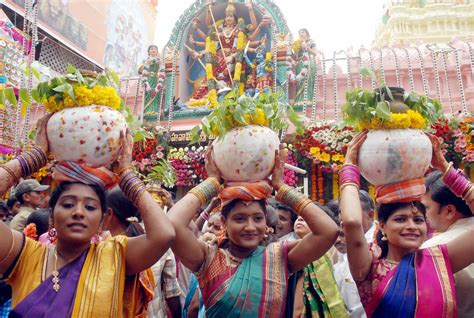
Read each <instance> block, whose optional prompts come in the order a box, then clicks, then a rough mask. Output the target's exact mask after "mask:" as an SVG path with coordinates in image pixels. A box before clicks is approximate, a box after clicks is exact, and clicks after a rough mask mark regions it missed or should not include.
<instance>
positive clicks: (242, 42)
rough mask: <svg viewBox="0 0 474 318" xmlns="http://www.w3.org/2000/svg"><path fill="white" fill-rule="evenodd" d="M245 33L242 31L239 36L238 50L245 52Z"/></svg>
mask: <svg viewBox="0 0 474 318" xmlns="http://www.w3.org/2000/svg"><path fill="white" fill-rule="evenodd" d="M245 40H246V37H245V33H244V32H242V31H240V32H239V33H238V35H237V50H243V49H244V48H245V45H246V44H247V43H246V41H245Z"/></svg>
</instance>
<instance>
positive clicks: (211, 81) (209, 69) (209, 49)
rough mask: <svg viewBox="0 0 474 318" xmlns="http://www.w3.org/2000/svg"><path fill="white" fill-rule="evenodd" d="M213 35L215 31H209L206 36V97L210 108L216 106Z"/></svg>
mask: <svg viewBox="0 0 474 318" xmlns="http://www.w3.org/2000/svg"><path fill="white" fill-rule="evenodd" d="M214 37H215V33H211V34H210V35H208V36H207V37H206V79H207V87H208V88H209V92H208V94H207V99H208V100H209V107H210V108H214V107H216V106H217V90H216V78H215V77H214V71H213V65H216V54H217V48H216V45H217V43H216V40H215V38H214Z"/></svg>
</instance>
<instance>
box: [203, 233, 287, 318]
mask: <svg viewBox="0 0 474 318" xmlns="http://www.w3.org/2000/svg"><path fill="white" fill-rule="evenodd" d="M287 254H288V251H287V246H286V243H283V242H276V243H272V244H270V245H268V246H267V247H266V248H265V247H262V246H259V247H258V248H257V249H256V250H255V251H254V252H253V253H252V254H251V255H250V256H249V257H247V258H246V259H244V260H243V261H242V263H241V264H240V265H239V266H237V267H231V266H230V262H229V259H228V255H227V254H226V252H225V251H224V250H222V249H218V250H217V251H216V253H214V255H213V256H212V259H210V260H209V262H206V263H205V264H204V268H203V270H201V271H200V273H199V274H198V275H197V277H198V280H199V286H200V288H201V292H202V296H203V300H204V303H205V306H206V317H207V318H213V317H229V318H230V317H232V318H234V317H249V318H252V317H255V318H257V317H258V318H263V317H271V318H274V317H283V316H284V313H285V301H286V292H287V281H288V268H287Z"/></svg>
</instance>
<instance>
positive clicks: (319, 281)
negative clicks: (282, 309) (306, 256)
mask: <svg viewBox="0 0 474 318" xmlns="http://www.w3.org/2000/svg"><path fill="white" fill-rule="evenodd" d="M333 273H334V268H333V266H332V263H331V260H330V258H329V257H328V256H327V255H324V256H323V257H321V258H319V259H318V260H316V261H313V262H312V263H311V264H309V265H306V266H305V267H304V269H303V270H301V271H299V272H298V273H294V274H293V275H292V276H291V278H290V280H289V283H288V285H289V287H288V302H287V306H286V314H285V316H286V317H287V318H292V317H294V315H295V313H294V309H295V308H294V298H295V296H296V295H299V296H301V295H302V297H303V310H302V312H301V313H300V316H301V317H312V318H316V317H318V318H319V317H335V318H336V317H337V318H339V317H342V318H343V317H349V316H348V314H347V310H346V307H345V305H344V301H343V300H342V296H341V293H340V292H339V289H338V287H337V283H336V279H335V278H334V274H333ZM299 279H303V286H302V287H303V291H302V294H300V293H298V291H297V290H296V287H297V283H298V280H299ZM300 286H301V285H300Z"/></svg>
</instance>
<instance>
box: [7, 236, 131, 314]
mask: <svg viewBox="0 0 474 318" xmlns="http://www.w3.org/2000/svg"><path fill="white" fill-rule="evenodd" d="M126 245H127V237H125V236H116V237H114V238H112V239H109V240H105V241H103V242H101V243H98V244H91V246H90V248H89V251H88V252H87V253H85V260H84V262H83V264H84V265H83V266H82V270H81V271H80V275H79V279H78V280H77V283H76V284H75V286H74V291H75V293H74V298H73V306H72V313H71V315H70V316H71V317H73V318H76V317H119V318H120V317H123V303H122V299H123V293H124V281H125V270H126V269H125V251H126ZM47 250H48V247H47V246H44V245H42V244H40V243H38V242H36V241H33V240H31V239H28V238H27V239H26V241H25V245H24V247H23V249H22V251H21V253H20V257H19V258H18V261H17V262H16V264H15V266H14V268H13V270H12V271H11V272H10V274H9V275H8V277H7V278H6V281H7V283H8V284H10V285H11V286H12V291H13V293H12V308H15V307H16V306H17V305H19V304H20V303H21V302H22V301H23V300H24V299H26V298H27V297H28V295H30V293H32V292H33V291H34V290H35V289H36V288H37V287H38V286H39V285H40V284H41V283H42V281H43V280H44V278H43V277H42V275H43V271H44V268H45V267H44V266H45V265H46V262H45V259H46V257H45V256H46V254H47ZM25 277H27V279H25ZM70 278H71V277H69V276H67V277H64V278H62V277H61V276H60V285H61V286H65V285H64V284H66V283H67V281H68V280H69V279H70ZM63 290H66V288H64V289H60V290H59V292H58V295H60V294H61V293H62V291H63ZM57 297H58V296H57ZM41 306H47V307H48V306H50V303H48V302H46V301H44V302H41ZM54 316H55V317H56V315H54ZM60 316H61V315H60ZM62 317H63V316H62Z"/></svg>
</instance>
